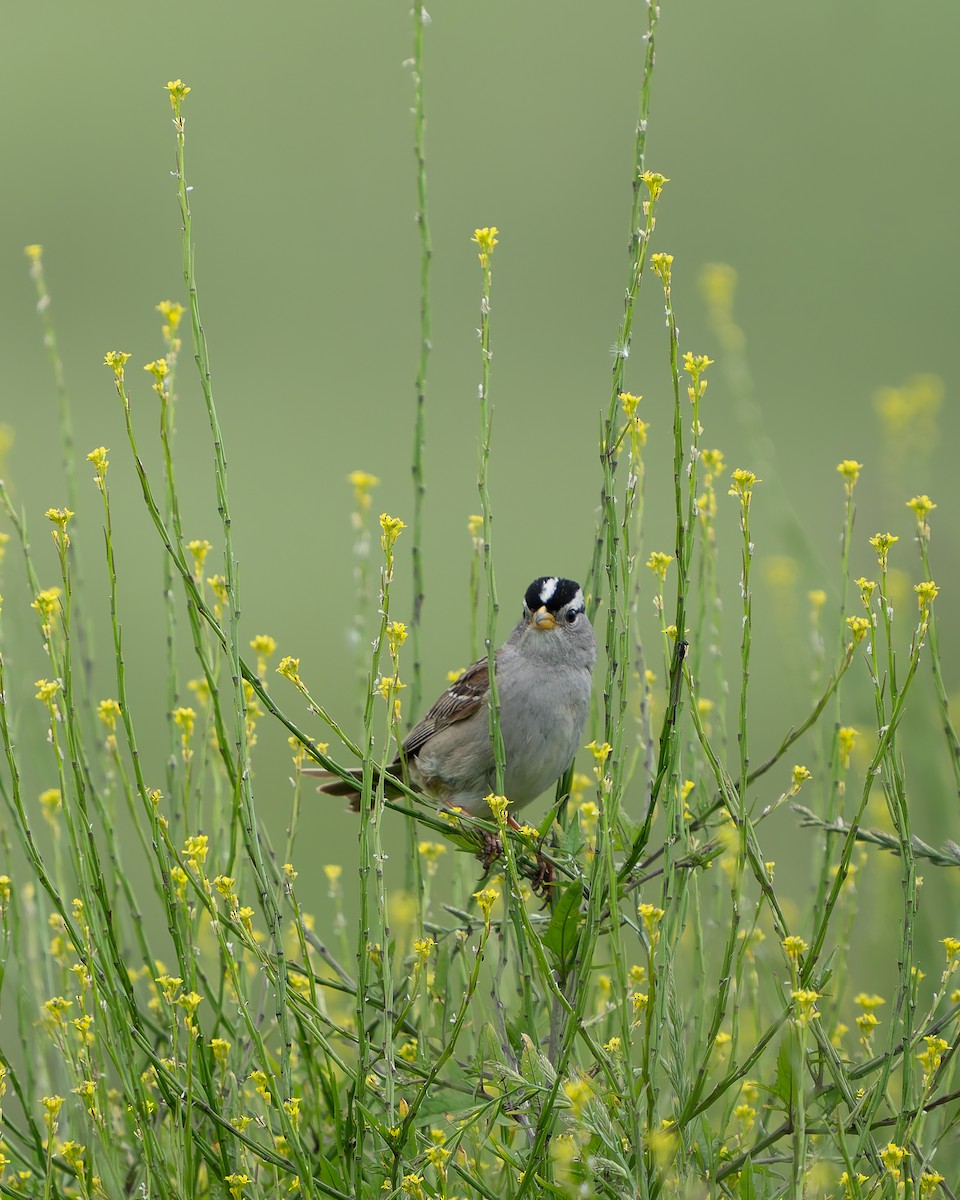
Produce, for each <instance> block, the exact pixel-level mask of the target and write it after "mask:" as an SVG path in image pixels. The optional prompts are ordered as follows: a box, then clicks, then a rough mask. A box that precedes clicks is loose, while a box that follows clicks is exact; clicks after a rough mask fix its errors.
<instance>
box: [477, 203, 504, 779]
mask: <svg viewBox="0 0 960 1200" xmlns="http://www.w3.org/2000/svg"><path fill="white" fill-rule="evenodd" d="M497 232H498V230H497V229H496V227H495V226H492V227H490V228H484V229H477V230H476V231H475V232H474V235H473V240H474V241H475V242H476V244H477V245H478V246H479V247H480V250H479V253H478V254H477V258H478V259H479V260H480V269H481V278H482V292H481V297H480V388H479V394H480V453H479V463H478V471H477V486H478V488H479V492H480V510H481V513H482V515H483V569H484V575H485V578H486V584H487V625H486V634H485V636H484V646H485V648H486V651H487V668H488V674H489V678H490V700H489V718H490V741H491V743H492V745H493V756H494V764H495V786H496V793H497V795H498V796H502V795H503V772H504V762H505V758H506V752H505V750H504V747H503V733H502V732H501V730H500V693H499V691H498V688H497V671H496V655H495V654H494V648H495V646H496V636H497V615H498V613H499V611H500V605H499V603H498V601H497V584H496V577H495V574H494V569H493V550H492V542H493V513H492V511H491V506H490V486H489V480H488V473H489V467H490V443H491V438H492V436H493V407H492V405H491V404H490V364H491V361H492V358H493V352H492V351H491V349H490V293H491V289H492V286H493V266H492V258H493V250H494V247H495V246H496V245H497Z"/></svg>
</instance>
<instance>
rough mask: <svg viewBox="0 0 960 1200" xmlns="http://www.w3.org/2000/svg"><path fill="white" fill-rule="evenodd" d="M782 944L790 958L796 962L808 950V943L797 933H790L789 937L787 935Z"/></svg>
mask: <svg viewBox="0 0 960 1200" xmlns="http://www.w3.org/2000/svg"><path fill="white" fill-rule="evenodd" d="M781 945H782V946H783V948H784V950H786V952H787V956H788V958H791V959H792V960H793V961H794V962H797V961H798V960H799V958H800V955H801V954H803V953H805V951H806V950H807V943H806V942H805V941H804V940H803V938H802V937H798V936H797V934H795V933H792V934H790V936H789V937H785V938H784V939H783V942H782V943H781Z"/></svg>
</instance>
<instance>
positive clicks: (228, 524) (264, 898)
mask: <svg viewBox="0 0 960 1200" xmlns="http://www.w3.org/2000/svg"><path fill="white" fill-rule="evenodd" d="M168 91H169V94H170V103H171V106H172V107H173V114H174V115H173V124H174V130H175V132H176V161H177V168H176V180H177V199H178V202H179V206H180V217H181V221H182V250H183V278H184V283H185V285H186V289H187V296H188V298H189V309H190V323H191V327H192V331H193V345H194V352H195V358H196V363H197V371H198V373H199V376H200V387H201V390H202V392H203V398H204V404H205V406H206V410H207V418H208V420H209V423H210V433H211V436H212V439H213V451H214V477H215V481H216V490H217V507H218V510H219V512H220V516H221V521H222V526H223V542H224V570H225V574H226V590H227V603H228V605H229V609H230V614H229V633H228V635H227V639H226V646H225V650H226V655H227V662H228V665H229V669H230V678H231V681H232V684H233V700H234V703H233V709H234V732H235V746H236V774H237V787H236V790H235V793H234V803H235V805H236V815H237V819H238V820H239V821H242V825H243V833H244V841H245V845H246V850H247V855H248V857H249V859H250V861H251V864H252V865H253V869H254V874H255V876H256V879H257V887H258V891H259V893H260V903H261V905H262V906H263V911H264V913H265V914H266V917H267V923H268V926H269V930H270V937H271V939H272V941H273V946H274V952H275V953H276V956H277V960H278V971H277V994H276V1006H275V1014H276V1018H277V1024H278V1028H279V1033H280V1071H281V1077H282V1080H283V1091H284V1094H285V1095H287V1096H291V1095H293V1080H292V1075H291V1069H290V1045H291V1038H290V1032H289V1028H288V1018H287V996H286V993H287V973H286V957H285V951H284V946H283V935H282V929H281V919H282V915H281V912H280V907H279V905H278V903H277V900H276V896H275V893H274V890H273V888H272V887H271V886H270V884H269V883H268V880H267V873H266V868H265V866H264V860H263V854H262V851H261V847H260V836H259V831H258V823H257V816H256V810H255V808H254V803H253V787H252V782H251V780H252V776H251V773H250V761H249V747H248V743H247V730H246V696H245V695H244V689H243V675H242V671H241V658H240V626H239V620H240V596H239V581H238V577H237V561H236V557H235V555H234V551H233V528H232V524H233V523H232V520H231V516H230V504H229V499H228V489H227V460H226V455H225V453H224V449H223V435H222V433H221V431H220V422H219V420H218V418H217V411H216V408H215V406H214V400H213V384H212V376H211V371H210V359H209V355H208V353H207V341H206V335H205V334H204V332H203V326H202V324H201V321H200V301H199V297H198V293H197V284H196V272H195V268H194V246H193V226H192V216H191V212H190V200H189V188H188V186H187V177H186V167H185V122H184V118H183V114H182V103H183V99H184V97H185V96H186V93H187V92H188V91H189V88H185V86H184V85H183V84H182V83H181V81H180V80H176V81H174V82H173V83H172V84H170V85H168Z"/></svg>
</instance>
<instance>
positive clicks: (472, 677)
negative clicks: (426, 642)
mask: <svg viewBox="0 0 960 1200" xmlns="http://www.w3.org/2000/svg"><path fill="white" fill-rule="evenodd" d="M489 689H490V671H489V668H488V666H487V660H486V658H481V659H478V661H477V662H475V663H474V664H473V666H472V667H467V669H466V670H465V671H464V673H463V674H462V675H461V676H460V678H459V679H457V680H455V681H454V682H453V683H451V684H450V686H449V687H448V688H447V690H446V691H445V692H444V693H443V695H442V696H441V697H440V699H439V700H438V701H437V702H436V704H434V706H433V708H431V709H430V711H429V712H428V713H427V715H426V716H425V717H424V718H423V719H422V720H421V721H419V722H418V723H417V724H416V725H414V727H413V729H411V730H410V732H409V733H408V734H407V736H406V738H405V739H404V742H403V754H404V755H414V756H415V755H416V753H417V751H418V750H419V749H420V748H421V746H422V745H423V744H424V742H426V741H427V740H428V739H429V738H431V737H432V736H433V735H434V734H435V733H436V732H437V731H438V730H440V729H444V728H446V726H448V725H452V724H453V723H454V722H455V721H463V720H464V719H465V718H466V717H469V716H471V715H472V714H473V713H475V712H476V711H477V709H478V708H479V707H480V705H481V704H483V703H484V701H485V700H486V697H487V692H488V691H489Z"/></svg>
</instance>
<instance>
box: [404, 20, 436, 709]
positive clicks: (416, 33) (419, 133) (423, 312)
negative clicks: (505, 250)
mask: <svg viewBox="0 0 960 1200" xmlns="http://www.w3.org/2000/svg"><path fill="white" fill-rule="evenodd" d="M426 20H427V14H426V10H425V9H424V7H423V5H422V4H421V3H420V2H419V0H417V3H415V4H414V6H413V62H412V68H413V90H414V99H413V150H414V155H415V156H416V160H417V229H418V230H419V232H420V354H419V357H418V360H417V379H416V384H415V387H416V393H417V406H416V415H415V417H414V428H413V531H412V540H413V545H412V547H411V563H412V566H413V619H412V621H411V644H412V646H413V670H412V673H411V679H410V703H409V712H410V716H411V718H412V719H414V720H416V718H417V717H418V715H419V713H420V700H421V690H422V679H421V674H422V664H421V660H420V624H421V617H422V612H423V599H424V580H423V550H422V544H423V499H424V495H425V493H426V483H425V481H424V461H423V456H424V448H425V437H426V434H425V424H426V399H427V396H426V392H427V364H428V361H429V358H430V350H431V349H432V345H431V341H430V336H431V335H430V260H431V258H432V257H433V247H432V245H431V240H430V223H429V220H428V214H427V159H426V115H425V109H424V99H423V31H424V25H425V22H426Z"/></svg>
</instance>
